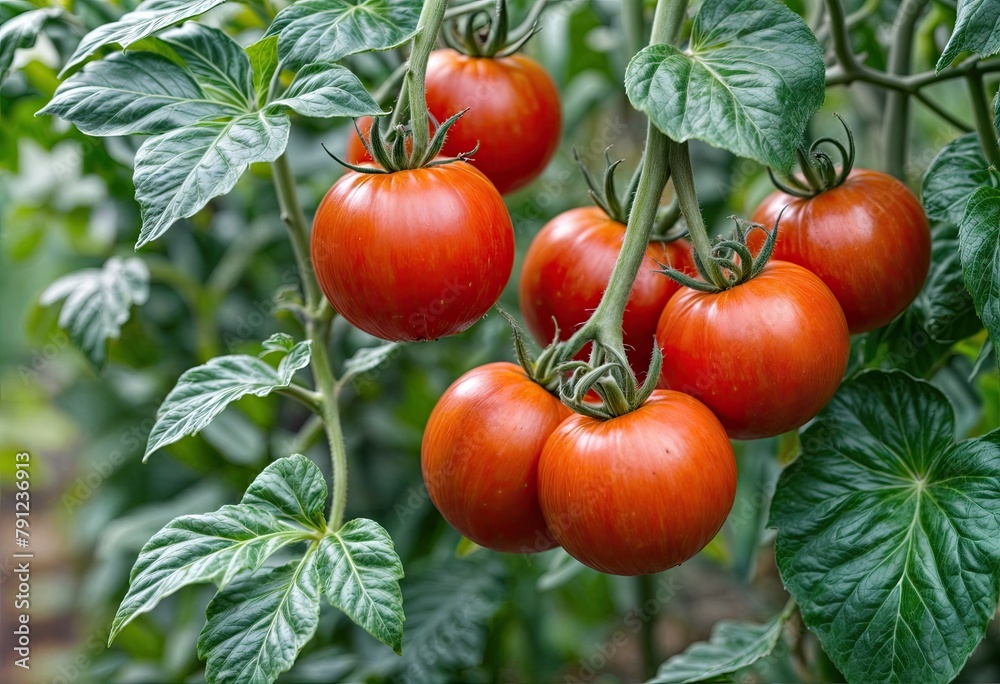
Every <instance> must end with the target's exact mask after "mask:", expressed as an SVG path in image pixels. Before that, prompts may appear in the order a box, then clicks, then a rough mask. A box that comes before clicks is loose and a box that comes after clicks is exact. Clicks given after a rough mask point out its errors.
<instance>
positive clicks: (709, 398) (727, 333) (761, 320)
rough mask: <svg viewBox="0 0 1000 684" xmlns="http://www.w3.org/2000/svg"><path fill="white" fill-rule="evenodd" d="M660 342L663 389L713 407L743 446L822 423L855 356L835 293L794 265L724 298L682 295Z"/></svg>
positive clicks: (777, 266) (780, 264)
mask: <svg viewBox="0 0 1000 684" xmlns="http://www.w3.org/2000/svg"><path fill="white" fill-rule="evenodd" d="M656 338H657V340H658V341H659V343H660V346H661V348H662V349H663V371H662V374H661V375H660V386H661V387H667V388H669V389H672V390H677V391H679V392H685V393H687V394H690V395H692V396H693V397H696V398H697V399H699V400H701V401H702V402H704V403H705V405H706V406H708V408H710V409H711V410H712V412H713V413H714V414H715V415H716V416H718V418H719V420H720V421H721V422H722V424H723V426H725V428H726V431H727V432H728V433H729V436H730V437H732V438H734V439H759V438H763V437H772V436H774V435H779V434H781V433H783V432H787V431H789V430H793V429H795V428H797V427H800V426H801V425H803V424H805V423H806V422H807V421H809V420H810V419H811V418H813V417H814V416H815V415H816V414H817V413H819V411H820V409H822V408H823V407H824V406H825V405H826V404H827V402H828V401H830V399H831V398H832V397H833V395H834V393H835V392H836V391H837V387H838V385H839V384H840V381H841V379H842V378H843V375H844V371H845V370H847V357H848V353H849V351H850V334H849V333H848V331H847V320H846V319H845V318H844V312H843V311H842V310H841V308H840V305H839V304H838V303H837V300H836V298H835V297H834V296H833V293H832V292H830V289H829V288H828V287H827V286H826V285H824V284H823V281H821V280H820V279H819V278H818V277H817V276H815V275H814V274H813V273H811V272H809V271H807V270H806V269H804V268H802V267H801V266H796V265H795V264H790V263H788V262H785V261H771V262H769V263H768V265H767V266H766V267H765V268H764V270H763V271H762V272H761V273H760V275H758V276H756V277H755V278H752V279H751V280H749V281H747V282H745V283H743V284H742V285H737V286H736V287H734V288H731V289H729V290H725V291H723V292H720V293H717V294H710V293H705V292H698V291H696V290H691V289H684V290H682V291H680V292H678V293H677V294H676V295H674V296H673V297H672V298H671V300H670V302H669V303H668V304H667V306H666V308H665V309H664V310H663V315H662V316H661V317H660V323H659V326H658V327H657V331H656Z"/></svg>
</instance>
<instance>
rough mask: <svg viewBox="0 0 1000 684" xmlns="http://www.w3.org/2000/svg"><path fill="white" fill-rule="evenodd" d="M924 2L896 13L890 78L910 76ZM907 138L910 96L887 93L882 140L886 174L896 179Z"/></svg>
mask: <svg viewBox="0 0 1000 684" xmlns="http://www.w3.org/2000/svg"><path fill="white" fill-rule="evenodd" d="M927 2H928V0H903V3H902V4H901V5H900V6H899V9H898V10H897V11H896V21H895V23H894V25H893V27H892V41H891V43H890V47H889V61H888V64H887V72H888V73H889V74H891V75H893V76H905V75H907V74H909V73H910V62H911V56H912V54H913V32H914V30H915V29H916V26H917V19H919V18H920V12H921V10H923V8H924V6H925V5H926V4H927ZM909 135H910V93H906V92H899V91H890V92H889V93H887V94H886V100H885V118H884V119H883V123H882V138H883V139H884V140H885V158H886V170H887V171H888V172H889V173H891V174H892V175H893V176H896V177H897V178H904V177H905V175H906V149H907V144H906V143H907V139H908V138H909Z"/></svg>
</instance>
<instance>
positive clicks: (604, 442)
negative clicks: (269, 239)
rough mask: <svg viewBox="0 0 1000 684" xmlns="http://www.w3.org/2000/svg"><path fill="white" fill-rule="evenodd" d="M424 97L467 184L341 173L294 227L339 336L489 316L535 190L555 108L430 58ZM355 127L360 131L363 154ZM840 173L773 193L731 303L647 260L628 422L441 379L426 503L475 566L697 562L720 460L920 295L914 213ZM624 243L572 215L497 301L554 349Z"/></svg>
mask: <svg viewBox="0 0 1000 684" xmlns="http://www.w3.org/2000/svg"><path fill="white" fill-rule="evenodd" d="M426 91H427V103H428V108H429V111H430V113H431V114H432V115H433V116H434V117H435V118H436V119H437V120H438V121H444V120H445V119H447V118H448V117H450V116H452V115H453V114H455V113H456V112H458V111H460V110H461V109H463V108H465V107H469V106H472V110H471V111H470V113H469V114H467V115H466V116H465V117H464V118H462V119H461V120H459V121H458V122H457V123H455V124H454V126H453V128H452V130H451V131H450V132H449V135H448V137H447V139H446V140H445V142H444V148H443V149H442V151H441V153H442V154H445V155H449V154H450V155H460V154H461V153H463V152H467V151H469V150H471V149H472V148H474V147H475V146H476V145H477V144H478V145H479V148H478V151H477V152H476V155H475V159H474V162H473V163H472V164H468V163H462V162H454V163H445V164H439V165H432V166H426V167H423V168H412V169H411V168H406V169H401V170H397V171H395V172H393V173H356V172H348V173H347V174H345V176H344V177H343V178H341V179H340V180H339V181H338V182H337V183H336V184H335V185H334V186H333V188H332V189H331V190H330V192H329V193H328V194H327V196H326V197H325V198H324V200H323V202H322V204H321V205H320V207H319V209H318V211H317V214H316V219H315V223H314V228H313V237H312V257H313V263H314V267H315V270H316V273H317V276H318V279H319V282H320V284H321V286H322V289H323V291H324V293H325V294H326V296H327V297H328V298H329V299H330V301H331V302H332V304H333V306H334V307H335V308H336V310H337V311H338V312H339V313H340V314H341V315H343V316H344V317H345V318H347V319H348V320H349V321H350V322H351V323H352V324H354V325H355V326H357V327H358V328H361V329H362V330H364V331H366V332H369V333H371V334H373V335H375V336H377V337H380V338H383V339H387V340H406V341H412V340H431V339H435V338H438V337H442V336H445V335H451V334H455V333H458V332H460V331H462V330H464V329H466V328H467V327H469V326H470V325H472V324H473V323H474V322H475V321H476V320H478V319H479V318H480V317H482V316H483V315H484V314H485V313H486V312H487V311H488V310H489V309H490V307H492V306H493V305H494V303H495V302H496V300H497V298H498V297H499V295H500V293H501V291H502V290H503V288H504V286H505V285H506V283H507V281H508V279H509V277H510V274H511V270H512V268H513V259H514V236H513V230H512V226H511V220H510V216H509V214H508V212H507V209H506V207H505V205H504V202H503V199H502V196H501V193H505V192H509V191H511V190H513V189H516V188H518V187H521V186H523V185H525V184H526V183H528V182H530V181H531V180H532V179H533V178H535V177H536V176H537V175H538V174H539V173H540V172H541V170H542V169H543V168H544V167H545V165H546V164H547V162H548V161H549V160H550V158H551V156H552V155H553V153H554V150H555V148H556V146H557V143H558V140H559V136H560V127H561V121H560V115H559V100H558V94H557V91H556V89H555V87H554V85H553V84H552V81H551V80H550V79H549V77H548V76H547V75H546V74H545V72H544V71H543V70H542V69H541V67H540V66H539V65H538V64H537V63H536V62H534V61H533V60H531V59H530V58H528V57H524V56H521V55H514V56H510V57H502V58H479V57H469V56H465V55H462V54H460V53H457V52H455V51H452V50H439V51H436V52H435V53H433V54H432V56H431V59H430V62H429V64H428V69H427V80H426ZM370 128H371V122H370V121H368V122H361V129H360V130H361V132H362V134H364V135H365V136H369V135H370V133H369V130H370ZM366 142H368V141H367V140H366V141H362V139H361V138H360V137H358V138H356V139H353V140H352V141H351V143H350V146H349V149H348V152H347V158H348V161H349V162H351V163H354V164H366V163H367V164H372V158H371V150H370V144H366ZM845 166H847V167H848V168H846V169H844V170H843V171H842V173H841V174H840V176H839V177H838V178H837V179H836V182H832V183H831V182H827V183H826V184H825V185H824V186H823V187H812V188H809V187H807V186H806V184H805V183H803V182H799V181H795V182H794V187H785V190H787V191H788V192H785V191H783V190H779V191H778V192H776V193H774V194H773V195H771V196H770V197H768V198H767V200H765V202H764V203H763V204H762V205H761V206H760V207H759V208H758V210H757V211H756V213H755V214H754V216H753V220H754V221H755V222H757V223H760V224H763V225H766V226H772V225H777V224H779V223H780V233H779V235H778V238H777V242H776V243H774V251H773V258H772V259H771V260H770V261H769V262H767V263H766V265H764V264H763V261H766V257H765V258H764V260H763V261H762V263H761V268H760V269H759V272H757V271H755V272H754V274H753V276H752V277H748V278H747V277H744V278H743V279H740V280H739V282H738V283H737V284H735V285H733V286H732V287H728V288H723V289H719V290H718V291H699V290H696V289H692V288H687V287H682V286H681V285H678V284H677V283H676V282H674V281H672V280H670V279H668V278H667V277H664V276H663V275H662V274H661V273H657V271H658V270H659V269H660V268H661V265H663V264H668V265H671V266H672V267H674V268H675V269H677V270H679V271H682V272H686V273H688V274H691V275H696V274H697V271H696V268H695V266H696V264H695V259H694V257H693V254H692V251H691V246H690V245H689V244H688V243H687V242H686V241H684V240H677V241H674V242H665V241H651V242H650V244H649V246H648V248H647V250H646V256H645V263H644V265H643V268H642V269H641V271H640V273H639V275H638V278H637V279H636V281H635V284H634V286H633V288H632V292H631V296H630V298H629V300H628V306H627V309H626V312H625V316H624V320H623V322H622V326H623V336H624V341H625V344H626V348H627V349H628V360H629V363H630V365H632V367H633V369H634V373H635V374H636V376H642V375H643V374H644V373H646V371H647V367H648V366H649V359H650V357H651V354H652V353H653V350H654V341H655V342H656V343H657V344H658V346H659V348H660V349H662V351H663V359H664V360H663V366H662V371H661V375H660V378H659V387H660V389H657V390H655V391H654V392H653V394H652V395H651V396H650V398H649V399H648V400H647V401H646V402H645V403H644V404H642V405H641V406H640V407H638V408H637V409H636V410H634V411H630V412H628V413H625V414H623V415H617V416H615V417H612V418H610V419H606V420H601V419H598V418H596V417H593V416H587V415H581V414H579V413H573V412H572V411H570V410H569V409H568V408H567V407H566V406H565V405H564V404H563V403H562V402H561V401H560V399H559V398H558V396H556V393H554V391H552V388H551V387H546V386H543V385H542V384H540V382H537V381H536V380H535V378H534V376H533V374H532V373H531V372H530V369H528V370H527V371H526V370H525V369H524V368H522V367H521V366H518V365H515V364H511V363H491V364H488V365H485V366H482V367H479V368H476V369H473V370H472V371H469V372H468V373H466V374H465V375H463V376H462V377H461V378H459V379H458V380H457V381H456V382H455V383H454V384H453V385H452V386H451V387H450V388H449V389H448V390H447V391H446V392H445V393H444V395H443V396H442V397H441V399H440V400H439V402H438V403H437V405H436V406H435V408H434V411H433V413H432V414H431V417H430V419H429V421H428V424H427V428H426V431H425V433H424V438H423V444H422V449H421V452H422V468H423V475H424V480H425V483H426V486H427V489H428V492H429V494H430V497H431V499H432V500H433V502H434V504H435V505H436V506H437V508H438V510H439V511H440V512H441V513H442V515H443V516H444V517H445V518H446V519H447V520H448V522H449V523H450V524H451V525H452V526H453V527H454V528H455V529H457V530H458V531H460V532H461V533H462V534H463V535H465V536H466V537H467V538H469V539H470V540H472V541H473V542H475V543H477V544H479V545H481V546H484V547H488V548H490V549H494V550H497V551H504V552H518V553H530V552H538V551H544V550H547V549H550V548H553V547H555V546H557V545H558V546H562V547H563V548H565V550H566V551H567V552H568V553H569V554H570V555H572V556H573V557H575V558H577V559H578V560H579V561H581V562H582V563H584V564H586V565H588V566H590V567H592V568H595V569H597V570H600V571H602V572H607V573H614V574H623V575H637V574H646V573H651V572H657V571H660V570H664V569H666V568H669V567H672V566H675V565H677V564H679V563H682V562H683V561H685V560H687V559H688V558H690V557H692V556H693V555H694V554H696V553H697V552H698V551H699V550H700V549H702V548H703V547H704V546H705V545H706V544H707V543H708V542H709V541H710V540H711V539H712V537H713V536H714V535H715V534H716V533H717V532H718V531H719V529H720V528H721V526H722V524H723V523H724V521H725V519H726V517H727V515H728V513H729V511H730V509H731V507H732V504H733V500H734V496H735V490H736V462H735V456H734V452H733V448H732V444H731V442H730V439H757V438H762V437H768V436H773V435H777V434H781V433H783V432H786V431H789V430H793V429H795V428H797V427H799V426H801V425H803V424H804V423H806V422H807V421H809V420H810V419H811V418H813V417H814V416H815V415H816V414H817V413H818V412H819V411H820V409H821V408H822V407H823V406H824V405H825V404H826V403H827V402H828V401H829V400H830V398H831V397H832V396H833V394H834V393H835V391H836V389H837V387H838V385H839V384H840V381H841V379H842V377H843V374H844V372H845V370H846V367H847V361H848V354H849V344H850V341H849V336H850V334H851V333H859V332H864V331H867V330H872V329H874V328H876V327H879V326H882V325H885V324H886V323H888V322H889V321H890V320H892V319H893V318H894V317H895V316H896V315H897V314H899V313H900V312H901V311H902V310H903V309H904V308H905V307H906V306H908V305H909V303H910V302H912V301H913V299H914V298H915V297H916V295H917V293H918V292H919V290H920V288H921V286H922V285H923V282H924V279H925V278H926V274H927V270H928V267H929V261H930V233H929V229H928V224H927V219H926V217H925V215H924V213H923V210H922V208H921V206H920V203H919V202H918V201H917V199H916V198H915V197H914V196H913V194H912V193H911V192H910V191H909V190H908V189H907V188H906V187H905V186H904V185H903V184H902V183H900V182H899V181H897V180H895V179H894V178H891V177H889V176H886V175H884V174H880V173H877V172H873V171H866V170H854V171H851V170H850V168H849V166H850V164H849V163H845ZM828 180H829V178H828ZM783 187H784V186H783ZM800 191H801V192H800ZM789 192H791V193H794V194H789ZM781 212H783V214H782V213H781ZM779 214H780V215H781V217H780V221H779ZM624 235H625V224H624V223H623V220H622V217H621V216H609V215H607V214H606V213H605V212H604V211H602V210H601V209H599V208H578V209H573V210H571V211H568V212H565V213H563V214H561V215H559V216H557V217H556V218H554V219H553V220H551V221H550V222H549V223H548V224H547V225H546V226H545V227H544V228H543V229H542V230H541V232H540V233H539V234H538V235H537V236H536V237H535V239H534V241H533V243H532V244H531V247H530V249H529V250H528V253H527V256H526V259H525V262H524V269H523V271H522V273H521V277H520V290H519V295H520V305H521V310H522V314H523V316H524V320H525V322H526V324H527V327H528V329H529V330H530V332H531V333H532V335H533V336H534V337H535V339H536V340H537V341H538V342H540V343H542V344H547V343H549V342H552V340H553V338H554V337H555V336H556V334H557V331H558V334H560V335H562V337H563V339H565V338H566V337H567V336H569V335H571V334H572V333H573V332H574V331H575V330H577V329H578V328H579V326H580V325H582V324H583V323H584V322H585V321H586V320H587V319H588V317H589V316H590V314H591V313H592V312H593V311H594V309H595V308H596V307H597V305H598V302H599V301H600V299H601V296H602V295H603V292H604V290H605V288H606V286H607V283H608V278H609V276H610V274H611V271H612V268H613V265H614V263H615V260H616V259H617V257H618V254H619V251H620V250H621V247H622V242H623V239H624ZM764 235H765V231H763V230H756V231H752V232H751V234H750V236H749V237H748V239H747V247H748V248H750V249H752V250H754V251H755V252H756V251H757V250H760V249H761V243H762V242H763V239H764Z"/></svg>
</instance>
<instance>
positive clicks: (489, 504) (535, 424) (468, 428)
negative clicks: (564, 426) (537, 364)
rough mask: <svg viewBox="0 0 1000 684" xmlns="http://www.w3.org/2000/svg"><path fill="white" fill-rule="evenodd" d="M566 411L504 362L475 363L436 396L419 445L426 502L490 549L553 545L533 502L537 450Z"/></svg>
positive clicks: (531, 550) (527, 550) (532, 548)
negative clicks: (442, 392) (436, 399)
mask: <svg viewBox="0 0 1000 684" xmlns="http://www.w3.org/2000/svg"><path fill="white" fill-rule="evenodd" d="M569 415H570V411H569V409H567V408H566V407H565V406H563V404H562V403H561V402H560V401H559V400H558V399H556V398H555V397H554V396H553V395H552V394H550V393H549V392H548V391H546V390H545V388H543V387H542V386H541V385H539V384H537V383H536V382H534V381H533V380H531V379H530V378H529V377H528V376H527V375H525V373H524V370H522V369H521V367H520V366H516V365H514V364H512V363H505V362H501V363H491V364H488V365H485V366H480V367H479V368H475V369H473V370H471V371H469V372H468V373H466V374H465V375H463V376H462V377H460V378H459V379H458V380H456V381H455V383H454V384H453V385H452V386H451V387H449V388H448V390H447V391H446V392H445V393H444V394H443V395H442V396H441V399H440V400H439V401H438V403H437V405H436V406H435V407H434V411H433V412H432V413H431V417H430V420H428V421H427V428H426V430H425V431H424V440H423V444H422V445H421V448H420V456H421V466H422V470H423V474H424V483H425V484H426V485H427V492H428V494H430V497H431V501H433V502H434V505H435V506H437V509H438V510H439V511H440V512H441V515H443V516H444V518H445V520H447V521H448V522H449V523H450V524H451V526H452V527H454V528H455V529H456V530H458V531H459V532H461V533H462V534H464V535H465V536H466V537H468V538H469V539H471V540H472V541H474V542H476V543H477V544H479V545H480V546H485V547H486V548H488V549H493V550H494V551H507V552H517V553H534V552H536V551H545V550H546V549H550V548H552V547H553V546H555V545H556V543H555V541H554V540H553V539H552V536H551V534H550V533H549V530H548V527H547V526H546V525H545V519H544V518H543V517H542V512H541V509H540V508H539V507H538V488H537V479H538V457H539V455H541V453H542V447H543V446H544V445H545V440H547V439H548V437H549V435H551V434H552V431H553V430H555V429H556V427H557V426H558V425H559V423H561V422H562V421H563V420H565V419H566V418H567V417H569Z"/></svg>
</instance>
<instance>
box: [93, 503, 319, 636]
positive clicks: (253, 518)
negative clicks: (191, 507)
mask: <svg viewBox="0 0 1000 684" xmlns="http://www.w3.org/2000/svg"><path fill="white" fill-rule="evenodd" d="M306 538H308V533H306V532H304V531H303V530H301V529H298V528H293V527H289V526H288V525H286V524H284V523H281V522H279V521H278V520H277V519H276V518H275V517H274V516H273V515H271V514H270V513H269V512H267V511H266V510H262V509H259V508H256V507H253V506H243V505H241V506H223V507H222V508H220V509H219V510H218V511H215V512H214V513H205V514H202V515H188V516H184V517H181V518H177V519H176V520H172V521H171V522H170V523H169V524H167V526H166V527H164V528H163V529H162V530H160V531H159V532H157V533H156V534H155V535H153V538H152V539H150V540H149V541H148V542H147V543H146V545H145V546H144V547H143V548H142V551H140V552H139V558H138V560H137V561H136V562H135V566H134V567H133V568H132V577H131V579H130V581H129V588H128V593H127V594H126V595H125V598H124V599H122V603H121V606H120V607H119V608H118V613H117V614H116V615H115V619H114V622H113V623H112V625H111V634H110V636H109V638H108V643H109V644H110V643H111V642H112V641H114V638H115V637H116V636H117V635H118V633H119V632H120V631H121V630H122V629H124V627H125V626H126V625H128V624H129V623H130V622H131V621H132V620H133V619H135V617H136V616H138V615H140V614H142V613H147V612H149V611H151V610H152V609H153V608H155V607H156V604H158V603H159V602H160V601H161V600H162V599H163V598H165V597H167V596H169V595H170V594H173V593H174V592H175V591H177V590H178V589H180V588H182V587H185V586H187V585H189V584H198V583H203V582H214V583H215V584H216V585H218V586H219V587H220V588H223V587H225V586H226V585H227V584H228V583H229V582H230V581H232V580H233V578H235V577H236V575H238V574H239V573H241V572H243V571H246V570H256V569H257V568H259V567H260V566H261V565H262V564H263V563H264V561H266V560H267V559H268V558H269V557H270V556H271V555H272V554H274V552H275V551H277V550H278V549H280V548H282V547H284V546H287V545H289V544H292V543H294V542H297V541H302V540H304V539H306Z"/></svg>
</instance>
